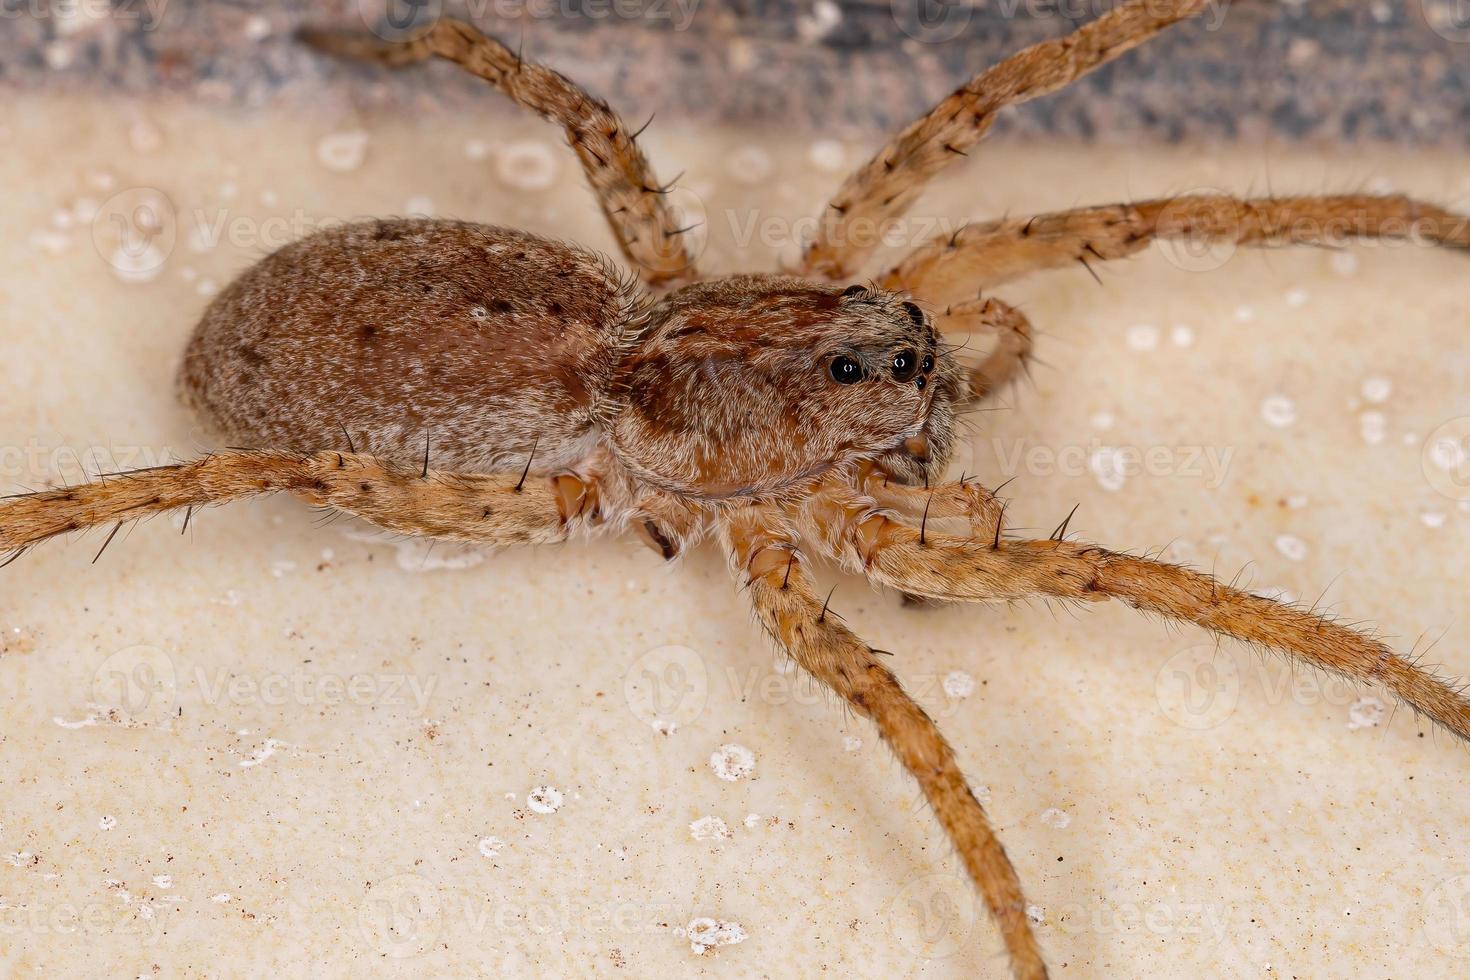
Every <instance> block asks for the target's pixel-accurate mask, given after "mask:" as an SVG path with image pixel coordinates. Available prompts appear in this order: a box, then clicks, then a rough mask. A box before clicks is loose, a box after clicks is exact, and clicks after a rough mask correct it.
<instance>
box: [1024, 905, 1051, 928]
mask: <svg viewBox="0 0 1470 980" xmlns="http://www.w3.org/2000/svg"><path fill="white" fill-rule="evenodd" d="M1026 918H1028V919H1030V920H1031V924H1032V925H1033V926H1039V925H1041V924H1042V923H1043V922H1045V921H1046V909H1044V908H1042V907H1041V906H1040V905H1028V906H1026Z"/></svg>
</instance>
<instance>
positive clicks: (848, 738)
mask: <svg viewBox="0 0 1470 980" xmlns="http://www.w3.org/2000/svg"><path fill="white" fill-rule="evenodd" d="M842 747H843V748H844V749H845V750H847V751H848V752H856V751H857V750H858V749H860V748H862V747H863V740H862V739H860V738H858V737H857V736H856V735H844V736H842Z"/></svg>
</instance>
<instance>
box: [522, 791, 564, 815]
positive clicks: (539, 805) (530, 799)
mask: <svg viewBox="0 0 1470 980" xmlns="http://www.w3.org/2000/svg"><path fill="white" fill-rule="evenodd" d="M561 804H562V795H561V790H559V789H557V788H556V787H555V786H533V787H531V792H529V793H527V794H526V806H528V807H530V808H531V811H532V812H533V813H555V812H556V811H557V810H560V809H561Z"/></svg>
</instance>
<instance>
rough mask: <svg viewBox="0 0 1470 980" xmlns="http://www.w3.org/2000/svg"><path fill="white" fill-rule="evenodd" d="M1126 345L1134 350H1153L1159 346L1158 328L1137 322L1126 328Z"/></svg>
mask: <svg viewBox="0 0 1470 980" xmlns="http://www.w3.org/2000/svg"><path fill="white" fill-rule="evenodd" d="M1127 336H1128V346H1129V347H1132V348H1133V349H1134V350H1153V349H1154V348H1156V347H1158V346H1159V328H1158V327H1156V326H1154V325H1152V324H1149V323H1138V324H1134V325H1133V326H1131V327H1129V328H1128V335H1127Z"/></svg>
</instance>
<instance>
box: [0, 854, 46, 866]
mask: <svg viewBox="0 0 1470 980" xmlns="http://www.w3.org/2000/svg"><path fill="white" fill-rule="evenodd" d="M5 860H7V861H9V862H10V863H11V864H12V865H13V866H15V867H17V868H24V867H26V866H27V865H31V864H36V863H38V862H37V861H36V856H35V855H34V854H32V853H31V852H30V851H11V852H10V853H9V854H7V855H5Z"/></svg>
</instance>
